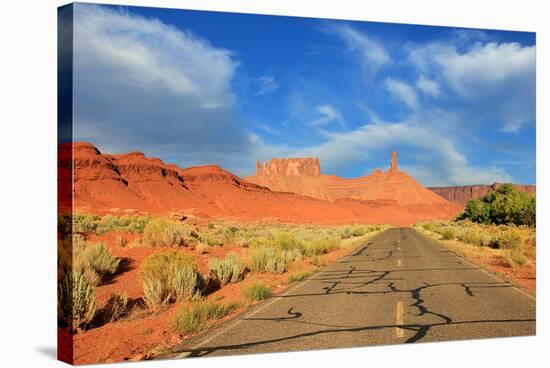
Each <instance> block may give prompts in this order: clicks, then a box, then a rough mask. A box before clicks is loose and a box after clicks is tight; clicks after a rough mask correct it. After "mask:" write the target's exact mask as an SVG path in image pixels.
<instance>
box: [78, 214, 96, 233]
mask: <svg viewBox="0 0 550 368" xmlns="http://www.w3.org/2000/svg"><path fill="white" fill-rule="evenodd" d="M98 219H99V217H98V216H94V215H73V216H72V227H73V231H74V232H75V233H89V232H95V230H96V228H97V221H98Z"/></svg>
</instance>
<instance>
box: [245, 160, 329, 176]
mask: <svg viewBox="0 0 550 368" xmlns="http://www.w3.org/2000/svg"><path fill="white" fill-rule="evenodd" d="M320 174H321V165H320V163H319V159H318V158H316V157H303V158H274V159H272V160H270V161H264V163H263V165H262V164H261V163H260V161H257V162H256V176H263V175H267V176H319V175H320Z"/></svg>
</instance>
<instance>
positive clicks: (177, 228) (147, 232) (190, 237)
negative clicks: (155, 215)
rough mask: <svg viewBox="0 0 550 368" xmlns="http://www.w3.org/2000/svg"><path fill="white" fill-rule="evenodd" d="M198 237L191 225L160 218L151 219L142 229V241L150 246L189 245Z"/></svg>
mask: <svg viewBox="0 0 550 368" xmlns="http://www.w3.org/2000/svg"><path fill="white" fill-rule="evenodd" d="M198 238H199V235H198V234H197V233H196V232H195V231H194V230H193V228H192V227H190V226H188V225H185V224H181V223H177V222H173V221H168V220H166V219H162V218H159V219H155V220H151V221H150V222H149V223H148V224H147V226H145V229H144V230H143V242H144V243H145V244H147V245H149V246H152V247H155V246H158V247H178V246H189V245H192V244H194V243H195V242H197V241H198Z"/></svg>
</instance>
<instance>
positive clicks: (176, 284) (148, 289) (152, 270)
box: [139, 252, 205, 309]
mask: <svg viewBox="0 0 550 368" xmlns="http://www.w3.org/2000/svg"><path fill="white" fill-rule="evenodd" d="M139 281H140V283H141V286H142V288H143V299H144V301H145V304H146V305H147V306H148V307H149V308H151V309H157V308H158V307H160V306H162V305H164V304H167V303H170V302H174V301H177V300H190V299H193V298H196V297H199V296H200V294H201V292H202V290H203V289H204V287H205V280H204V279H203V278H202V276H201V275H200V274H199V273H198V272H197V271H196V268H195V264H194V261H193V258H192V257H191V256H188V255H184V254H181V253H177V252H168V253H157V254H152V255H150V256H149V257H147V258H146V259H145V260H144V261H143V263H142V264H141V269H140V271H139Z"/></svg>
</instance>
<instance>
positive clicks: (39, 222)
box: [0, 0, 550, 368]
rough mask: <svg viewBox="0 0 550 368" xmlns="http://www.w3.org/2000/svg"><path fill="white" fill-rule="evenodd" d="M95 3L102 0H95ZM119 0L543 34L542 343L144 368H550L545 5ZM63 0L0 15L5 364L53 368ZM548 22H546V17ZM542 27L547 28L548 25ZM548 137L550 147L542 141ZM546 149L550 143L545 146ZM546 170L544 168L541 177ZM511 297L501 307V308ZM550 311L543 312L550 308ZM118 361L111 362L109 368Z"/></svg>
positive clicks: (0, 314)
mask: <svg viewBox="0 0 550 368" xmlns="http://www.w3.org/2000/svg"><path fill="white" fill-rule="evenodd" d="M90 2H96V1H90ZM116 3H118V4H127V5H150V6H158V7H172V8H188V9H205V10H225V11H238V12H246V13H264V14H285V15H303V16H310V17H324V18H340V19H356V20H371V21H388V22H399V23H417V24H430V25H446V26H462V27H479V28H496V29H508V30H523V31H536V32H537V102H538V103H537V204H538V206H537V207H538V211H537V215H538V216H537V223H538V224H539V226H538V229H537V236H538V238H539V239H537V244H538V247H537V248H538V249H537V251H538V255H537V257H538V258H537V262H538V267H537V268H538V270H537V290H538V292H537V311H538V313H537V336H536V337H527V338H506V339H492V340H478V341H464V342H449V343H431V344H416V345H407V346H405V345H398V346H386V347H372V348H356V349H344V350H328V351H317V352H303V353H281V354H268V355H255V356H238V357H224V358H200V359H189V360H180V361H162V362H143V363H132V365H129V367H130V366H137V365H139V366H143V367H175V366H178V367H217V366H221V365H223V366H224V367H294V366H301V367H302V366H306V367H312V366H315V367H332V366H337V367H341V366H343V365H345V364H347V365H351V364H357V365H362V366H371V367H373V366H377V365H378V366H382V365H383V366H384V367H393V366H397V365H402V366H407V367H410V366H422V367H438V368H439V367H441V366H444V367H468V366H491V367H493V366H496V367H520V366H525V365H529V366H542V365H543V357H546V360H547V361H546V364H548V354H545V350H544V347H546V351H548V349H549V346H550V342H549V338H548V337H549V334H548V327H549V326H548V318H547V313H548V306H547V303H544V299H545V298H547V297H548V295H549V293H548V283H547V281H548V280H547V277H546V275H547V271H545V269H548V266H549V265H548V258H547V254H548V252H547V251H545V249H544V248H545V247H546V246H547V244H546V241H547V240H548V231H547V230H546V229H545V228H544V225H545V222H547V221H545V217H544V216H545V215H546V212H545V211H544V209H543V206H544V204H546V205H548V203H549V202H548V194H547V190H548V182H547V178H548V160H547V159H545V157H548V146H549V145H550V143H548V142H549V140H548V138H549V137H548V129H547V128H546V127H545V125H544V124H545V123H546V121H545V120H546V119H545V118H548V109H547V108H546V106H544V102H546V101H548V83H547V82H548V72H547V68H548V67H549V65H548V60H549V55H548V50H549V48H550V46H549V43H548V40H549V26H548V24H549V23H548V22H549V20H548V17H547V15H548V10H546V11H545V9H544V4H545V2H544V1H531V0H522V1H518V0H516V1H513V2H510V1H504V0H500V1H487V0H485V1H481V0H476V1H469V0H460V1H459V0H455V1H441V0H439V1H438V0H433V1H428V0H414V1H412V0H403V1H391V0H384V1H372V2H367V1H357V0H355V1H351V0H349V1H348V0H338V1H330V2H325V3H321V2H320V1H306V0H294V1H292V0H278V1H275V0H256V1H251V0H248V1H246V0H239V1H237V0H226V1H224V2H222V1H214V0H202V1H200V0H193V1H192V0H143V1H124V0H119V1H116ZM64 4H65V2H62V1H58V0H36V1H25V0H8V1H3V2H2V9H1V11H0V17H1V22H0V27H1V30H0V31H1V32H0V41H1V42H0V66H1V67H0V72H1V79H0V86H1V87H0V88H1V96H0V150H1V152H0V157H1V166H0V175H1V176H0V194H1V199H2V200H1V202H0V216H1V221H0V231H1V236H0V247H1V253H0V272H1V277H0V282H1V288H0V318H1V324H0V351H1V352H2V354H1V357H0V359H1V361H2V363H0V364H2V365H3V366H5V367H17V366H27V367H53V366H61V365H62V364H63V363H60V362H57V361H56V360H55V351H56V307H55V302H56V296H55V293H56V279H55V272H56V245H55V244H56V243H55V231H56V137H57V136H56V134H57V132H56V83H57V82H56V81H57V80H56V73H57V70H56V55H57V54H56V47H57V45H56V43H57V18H56V16H57V10H56V8H57V6H59V5H64ZM545 15H546V18H545ZM545 22H546V24H545ZM545 138H546V139H545ZM544 141H546V145H545V144H543V142H544ZM545 167H546V170H545V169H544V168H545ZM504 302H505V301H503V303H504ZM545 309H546V310H545ZM108 366H110V365H103V366H102V367H108Z"/></svg>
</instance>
